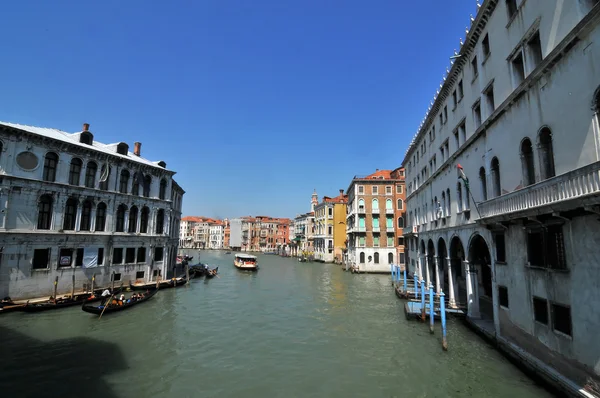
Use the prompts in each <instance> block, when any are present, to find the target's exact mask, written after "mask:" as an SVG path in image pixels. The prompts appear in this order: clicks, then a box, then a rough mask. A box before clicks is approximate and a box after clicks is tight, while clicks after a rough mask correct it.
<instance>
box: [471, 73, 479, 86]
mask: <svg viewBox="0 0 600 398" xmlns="http://www.w3.org/2000/svg"><path fill="white" fill-rule="evenodd" d="M478 77H479V73H478V74H476V75H475V76H473V80H471V84H473V83H475V80H477V78H478Z"/></svg>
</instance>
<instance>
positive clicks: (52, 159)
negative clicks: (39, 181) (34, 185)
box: [42, 152, 58, 182]
mask: <svg viewBox="0 0 600 398" xmlns="http://www.w3.org/2000/svg"><path fill="white" fill-rule="evenodd" d="M57 167H58V154H56V153H55V152H48V153H47V154H46V156H45V157H44V172H43V176H42V178H43V180H44V181H48V182H55V181H56V169H57Z"/></svg>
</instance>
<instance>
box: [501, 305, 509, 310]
mask: <svg viewBox="0 0 600 398" xmlns="http://www.w3.org/2000/svg"><path fill="white" fill-rule="evenodd" d="M500 308H502V309H503V310H504V311H510V308H508V307H505V306H503V305H500Z"/></svg>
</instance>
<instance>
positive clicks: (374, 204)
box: [371, 198, 379, 213]
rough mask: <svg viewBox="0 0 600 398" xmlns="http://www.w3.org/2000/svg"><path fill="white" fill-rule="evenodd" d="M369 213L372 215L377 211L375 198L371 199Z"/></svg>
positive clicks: (377, 204)
mask: <svg viewBox="0 0 600 398" xmlns="http://www.w3.org/2000/svg"><path fill="white" fill-rule="evenodd" d="M371 211H372V212H373V213H375V212H376V211H379V200H377V198H373V200H372V201H371Z"/></svg>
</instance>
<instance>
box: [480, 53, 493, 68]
mask: <svg viewBox="0 0 600 398" xmlns="http://www.w3.org/2000/svg"><path fill="white" fill-rule="evenodd" d="M491 55H492V53H491V52H489V53H487V55H486V56H485V58H484V59H483V61H481V66H484V65H485V63H486V62H487V60H488V59H490V56H491Z"/></svg>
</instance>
